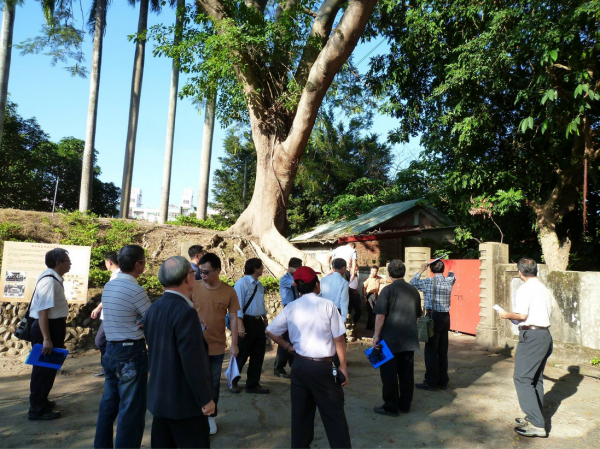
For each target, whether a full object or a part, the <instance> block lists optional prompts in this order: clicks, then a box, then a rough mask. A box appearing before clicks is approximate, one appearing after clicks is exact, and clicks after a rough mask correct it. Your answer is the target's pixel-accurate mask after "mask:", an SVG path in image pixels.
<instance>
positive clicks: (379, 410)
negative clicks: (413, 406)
mask: <svg viewBox="0 0 600 449" xmlns="http://www.w3.org/2000/svg"><path fill="white" fill-rule="evenodd" d="M373 411H374V412H375V413H377V414H379V415H386V416H400V412H388V411H387V410H386V409H384V408H383V407H375V408H373Z"/></svg>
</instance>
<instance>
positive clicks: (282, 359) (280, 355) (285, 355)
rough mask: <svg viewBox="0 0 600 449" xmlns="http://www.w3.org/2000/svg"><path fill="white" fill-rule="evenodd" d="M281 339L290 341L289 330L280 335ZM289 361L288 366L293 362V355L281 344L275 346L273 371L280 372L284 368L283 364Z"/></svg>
mask: <svg viewBox="0 0 600 449" xmlns="http://www.w3.org/2000/svg"><path fill="white" fill-rule="evenodd" d="M282 337H283V339H284V340H285V341H287V342H288V343H289V342H290V334H289V332H285V333H284V334H283V335H282ZM287 363H289V364H290V368H291V366H292V363H294V356H293V355H292V354H291V353H290V352H289V351H288V350H287V349H285V348H284V347H283V346H279V345H278V346H277V356H276V357H275V372H282V371H284V370H285V365H286V364H287Z"/></svg>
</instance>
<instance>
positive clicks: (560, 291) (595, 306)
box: [478, 263, 600, 363]
mask: <svg viewBox="0 0 600 449" xmlns="http://www.w3.org/2000/svg"><path fill="white" fill-rule="evenodd" d="M494 271H495V294H494V295H493V301H494V303H497V304H498V305H500V306H501V307H502V308H504V309H506V310H513V308H514V306H515V298H516V292H517V289H518V288H519V287H520V286H521V285H522V284H523V282H522V281H521V280H520V279H519V278H518V270H517V265H516V264H507V263H499V264H497V265H496V266H495V267H494ZM538 277H539V279H540V281H541V282H542V283H543V284H544V285H545V286H546V287H548V288H549V289H550V291H551V293H552V319H551V327H550V331H551V332H552V337H553V339H554V353H553V357H554V358H559V359H566V360H569V361H573V362H577V363H589V361H590V359H591V358H592V357H594V356H598V354H600V332H599V329H600V273H598V272H577V271H549V270H548V267H547V266H546V265H538ZM490 296H492V295H490ZM486 303H487V305H488V306H489V305H491V306H493V303H492V298H488V299H487V300H486ZM491 327H492V328H495V329H494V330H496V331H497V342H496V344H495V345H494V346H505V347H508V348H511V349H514V348H515V347H516V344H517V342H518V336H519V331H518V328H517V326H515V325H513V324H512V323H511V322H510V321H508V320H501V319H498V318H497V316H496V317H495V318H494V322H493V323H492V326H491ZM478 337H479V336H478Z"/></svg>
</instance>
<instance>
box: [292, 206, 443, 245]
mask: <svg viewBox="0 0 600 449" xmlns="http://www.w3.org/2000/svg"><path fill="white" fill-rule="evenodd" d="M420 201H421V200H410V201H403V202H401V203H394V204H386V205H384V206H379V207H376V208H375V209H373V210H372V211H371V212H367V213H366V214H362V215H360V216H359V217H358V218H356V219H355V220H351V221H340V222H337V223H334V222H330V223H325V224H322V225H320V226H317V227H316V228H315V229H313V230H312V231H310V232H307V233H305V234H302V235H299V236H297V237H294V238H293V239H292V240H291V242H303V241H306V240H315V239H321V240H333V239H337V238H338V237H340V236H342V235H356V234H362V233H363V232H367V231H370V230H372V229H374V228H376V227H377V226H379V225H380V224H383V223H385V222H386V221H388V220H391V219H392V218H394V217H396V216H398V215H400V214H403V213H405V212H408V211H409V210H411V209H413V208H414V207H415V206H417V205H419V202H420ZM420 207H423V208H424V209H426V210H427V211H428V212H429V213H431V214H432V215H435V216H436V218H438V219H439V220H440V221H442V222H444V223H445V224H454V223H453V222H452V220H450V219H449V218H448V217H446V216H445V215H444V214H442V213H441V212H440V211H438V210H437V209H436V208H435V207H431V206H427V205H425V204H422V205H420Z"/></svg>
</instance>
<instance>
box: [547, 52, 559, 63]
mask: <svg viewBox="0 0 600 449" xmlns="http://www.w3.org/2000/svg"><path fill="white" fill-rule="evenodd" d="M549 54H550V57H551V58H552V61H553V62H556V60H557V59H558V50H550V53H549Z"/></svg>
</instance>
